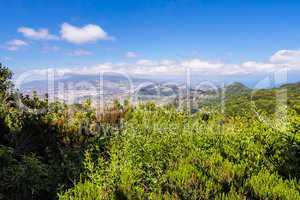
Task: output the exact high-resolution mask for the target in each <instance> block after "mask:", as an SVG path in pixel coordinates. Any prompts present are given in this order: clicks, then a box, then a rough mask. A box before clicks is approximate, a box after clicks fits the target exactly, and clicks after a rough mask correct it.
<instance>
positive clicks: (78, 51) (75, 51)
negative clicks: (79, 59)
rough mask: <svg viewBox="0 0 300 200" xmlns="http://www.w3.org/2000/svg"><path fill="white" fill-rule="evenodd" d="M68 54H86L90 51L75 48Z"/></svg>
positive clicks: (90, 53)
mask: <svg viewBox="0 0 300 200" xmlns="http://www.w3.org/2000/svg"><path fill="white" fill-rule="evenodd" d="M68 55H69V56H88V55H92V52H90V51H87V50H84V49H77V50H74V51H72V52H70V53H68Z"/></svg>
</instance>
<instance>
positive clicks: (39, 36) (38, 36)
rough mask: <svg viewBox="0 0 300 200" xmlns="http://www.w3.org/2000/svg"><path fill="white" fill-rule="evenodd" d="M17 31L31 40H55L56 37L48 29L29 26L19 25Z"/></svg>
mask: <svg viewBox="0 0 300 200" xmlns="http://www.w3.org/2000/svg"><path fill="white" fill-rule="evenodd" d="M18 32H20V33H22V34H23V36H24V37H27V38H29V39H33V40H57V39H58V37H57V36H55V35H52V34H50V33H49V31H48V29H45V28H41V29H37V30H35V29H33V28H29V27H20V28H19V29H18Z"/></svg>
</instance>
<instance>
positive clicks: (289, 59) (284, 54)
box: [270, 50, 300, 68]
mask: <svg viewBox="0 0 300 200" xmlns="http://www.w3.org/2000/svg"><path fill="white" fill-rule="evenodd" d="M270 62H272V63H278V64H284V65H287V66H289V67H293V68H294V67H300V50H280V51H277V52H276V53H275V54H273V55H272V56H271V58H270Z"/></svg>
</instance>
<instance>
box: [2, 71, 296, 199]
mask: <svg viewBox="0 0 300 200" xmlns="http://www.w3.org/2000/svg"><path fill="white" fill-rule="evenodd" d="M10 78H11V73H10V71H9V70H8V69H7V68H5V67H3V66H0V90H1V93H0V101H1V103H0V130H1V136H0V142H1V143H0V145H1V146H0V166H1V168H0V185H1V187H0V199H56V198H59V199H287V200H290V199H300V184H299V181H300V168H299V166H300V107H299V95H300V93H299V89H300V87H299V85H297V84H293V85H285V86H282V87H280V88H277V89H270V90H259V91H256V92H255V93H253V91H251V90H250V89H248V88H245V87H244V86H242V85H239V84H233V85H231V86H230V87H229V88H227V91H231V92H230V93H226V97H225V108H226V109H225V110H224V112H220V108H219V107H218V104H217V101H219V100H218V98H216V99H214V100H212V101H211V103H210V104H208V102H200V103H199V105H200V111H199V112H196V113H194V114H190V113H189V112H183V111H180V110H178V109H176V107H174V106H172V105H168V106H164V107H162V106H160V107H159V106H156V105H155V104H153V103H147V104H144V105H139V106H137V107H132V106H130V104H129V102H124V103H123V104H122V103H120V102H118V101H116V102H115V104H114V106H113V107H112V108H110V109H107V110H106V112H105V113H102V114H101V115H97V114H96V112H95V109H93V108H92V106H91V102H90V101H86V102H85V103H84V104H82V105H65V104H63V103H59V102H55V103H49V102H48V100H47V95H46V97H45V98H44V99H39V98H38V97H37V96H36V95H33V96H32V97H29V96H25V97H24V96H22V95H21V94H19V93H18V92H17V91H14V90H13V89H12V83H11V81H10ZM283 88H286V89H287V91H288V93H287V94H288V107H287V112H286V115H287V116H286V117H278V116H280V115H278V112H277V113H275V112H274V111H275V110H269V108H270V107H272V108H273V105H275V104H274V102H276V98H275V96H274V95H275V94H277V93H278V91H281V89H283ZM253 94H254V95H253ZM249 99H250V100H251V99H253V101H252V102H254V104H253V103H251V101H249ZM24 105H25V108H26V109H25V108H24ZM204 105H205V107H204ZM254 108H255V109H256V110H254ZM281 109H282V108H281V107H279V108H278V110H279V113H281ZM283 110H284V109H283ZM262 118H263V119H268V123H266V122H265V121H263V120H262Z"/></svg>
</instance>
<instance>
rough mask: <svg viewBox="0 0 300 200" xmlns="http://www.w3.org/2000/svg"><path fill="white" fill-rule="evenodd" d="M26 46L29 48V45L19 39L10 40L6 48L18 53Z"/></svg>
mask: <svg viewBox="0 0 300 200" xmlns="http://www.w3.org/2000/svg"><path fill="white" fill-rule="evenodd" d="M24 46H28V43H27V42H25V41H23V40H19V39H14V40H10V41H8V42H6V44H5V48H6V49H7V50H9V51H17V50H19V49H20V48H21V47H24Z"/></svg>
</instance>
